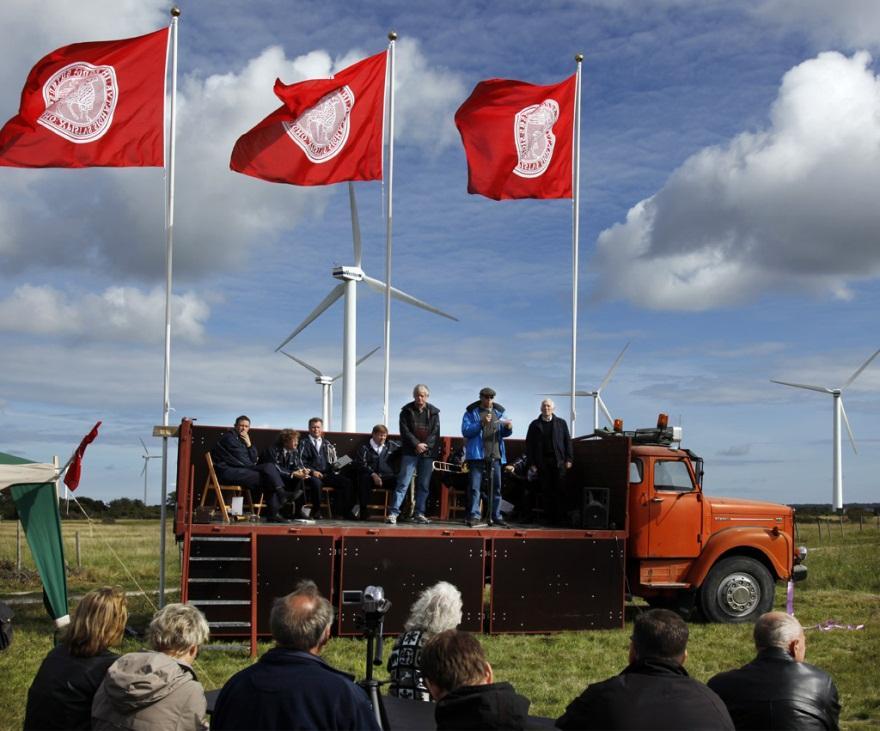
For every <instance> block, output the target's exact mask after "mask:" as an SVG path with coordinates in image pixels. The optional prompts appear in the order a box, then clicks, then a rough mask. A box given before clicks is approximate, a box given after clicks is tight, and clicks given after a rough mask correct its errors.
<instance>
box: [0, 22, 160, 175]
mask: <svg viewBox="0 0 880 731" xmlns="http://www.w3.org/2000/svg"><path fill="white" fill-rule="evenodd" d="M167 55H168V29H167V28H165V29H163V30H158V31H156V32H154V33H149V34H147V35H145V36H138V37H137V38H126V39H124V40H118V41H96V42H94V43H75V44H73V45H71V46H64V47H63V48H59V49H58V50H56V51H53V52H52V53H50V54H49V55H48V56H46V57H44V58H42V59H41V60H40V61H39V62H38V63H37V65H36V66H34V67H33V68H32V69H31V72H30V74H28V78H27V81H26V82H25V85H24V89H23V90H22V92H21V106H20V108H19V112H18V114H17V115H16V116H15V117H13V118H12V119H10V120H9V121H8V122H7V123H6V124H5V125H4V127H3V129H2V130H0V165H9V166H12V167H26V168H45V167H60V168H81V167H93V166H106V167H127V166H138V167H144V166H153V167H162V166H163V165H164V164H165V161H164V155H165V147H164V121H165V105H164V102H165V62H166V59H167Z"/></svg>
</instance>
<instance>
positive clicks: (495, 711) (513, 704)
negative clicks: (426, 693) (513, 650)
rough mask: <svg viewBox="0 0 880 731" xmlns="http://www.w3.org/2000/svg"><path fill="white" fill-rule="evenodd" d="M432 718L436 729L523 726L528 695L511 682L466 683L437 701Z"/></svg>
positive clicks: (525, 720)
mask: <svg viewBox="0 0 880 731" xmlns="http://www.w3.org/2000/svg"><path fill="white" fill-rule="evenodd" d="M434 720H435V721H436V722H437V729H438V731H454V730H455V729H524V728H526V724H527V722H528V720H529V699H528V698H526V697H525V696H522V695H519V694H518V693H517V692H516V691H515V690H514V689H513V686H512V685H511V684H510V683H490V684H489V685H465V686H462V687H461V688H456V689H455V690H454V691H452V692H451V693H449V694H447V695H445V696H443V698H441V699H440V700H439V701H438V702H437V707H436V708H435V709H434Z"/></svg>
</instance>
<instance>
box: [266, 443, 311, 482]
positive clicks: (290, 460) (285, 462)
mask: <svg viewBox="0 0 880 731" xmlns="http://www.w3.org/2000/svg"><path fill="white" fill-rule="evenodd" d="M260 462H265V463H267V464H274V465H275V466H276V467H277V468H278V471H279V472H280V473H281V474H282V475H284V476H285V477H290V474H291V473H292V472H299V470H301V469H302V468H303V462H302V457H300V455H299V450H298V449H288V450H287V452H286V453H285V451H284V447H281V446H279V445H277V444H275V445H273V446H271V447H269V448H268V449H266V450H264V451H263V453H262V454H261V455H260Z"/></svg>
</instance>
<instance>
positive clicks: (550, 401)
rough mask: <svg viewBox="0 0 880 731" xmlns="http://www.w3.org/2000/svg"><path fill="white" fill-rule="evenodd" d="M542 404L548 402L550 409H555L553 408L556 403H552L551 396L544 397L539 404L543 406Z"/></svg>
mask: <svg viewBox="0 0 880 731" xmlns="http://www.w3.org/2000/svg"><path fill="white" fill-rule="evenodd" d="M544 404H550V408H551V409H555V408H556V404H554V403H553V399H552V398H545V399H544V400H543V401H542V402H541V406H543V405H544Z"/></svg>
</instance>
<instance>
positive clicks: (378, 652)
mask: <svg viewBox="0 0 880 731" xmlns="http://www.w3.org/2000/svg"><path fill="white" fill-rule="evenodd" d="M390 607H391V602H390V601H385V602H384V605H383V607H382V609H381V611H376V612H367V611H364V613H363V617H362V618H361V622H362V624H363V626H362V628H361V629H362V631H363V633H364V639H366V641H367V666H366V676H365V677H364V679H363V680H361V681H360V682H359V683H358V685H359V686H361V688H363V689H364V690H365V691H366V692H367V695H368V696H369V698H370V704H371V705H372V706H373V713H375V714H376V723H378V724H379V728H382V729H386V730H387V729H388V728H389V726H388V716H387V715H386V714H385V706H384V705H382V696H381V695H380V694H379V685H380V684H381V682H382V681H379V680H376V679H375V678H373V666H374V665H376V666H379V665H382V662H383V660H382V647H383V645H382V626H383V624H384V621H385V612H387V611H388V609H389V608H390Z"/></svg>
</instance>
